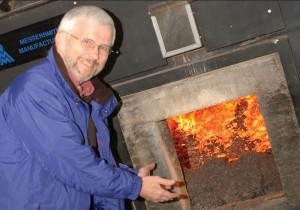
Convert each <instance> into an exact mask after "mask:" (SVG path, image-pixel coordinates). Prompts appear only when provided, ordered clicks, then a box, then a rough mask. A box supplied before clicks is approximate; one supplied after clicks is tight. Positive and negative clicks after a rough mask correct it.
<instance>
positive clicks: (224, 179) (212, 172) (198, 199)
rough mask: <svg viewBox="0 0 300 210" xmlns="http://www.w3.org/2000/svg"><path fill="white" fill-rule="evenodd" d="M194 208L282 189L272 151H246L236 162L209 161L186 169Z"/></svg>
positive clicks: (223, 203) (208, 207) (204, 209)
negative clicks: (198, 166)
mask: <svg viewBox="0 0 300 210" xmlns="http://www.w3.org/2000/svg"><path fill="white" fill-rule="evenodd" d="M183 172H184V176H185V180H186V183H187V190H188V193H189V196H190V200H191V206H192V209H193V210H207V209H213V208H215V207H218V206H223V205H226V204H228V203H232V202H242V201H246V200H249V199H254V198H256V197H259V196H264V195H267V194H268V193H272V192H279V191H282V185H281V180H280V176H279V173H278V171H277V167H276V164H275V161H274V157H273V154H272V153H256V152H245V153H243V154H242V155H241V156H240V158H239V159H238V160H237V161H236V162H234V163H227V162H225V161H224V160H222V159H213V160H209V161H206V162H205V163H204V164H203V165H202V166H201V168H200V169H198V170H197V171H191V170H189V169H185V168H184V169H183Z"/></svg>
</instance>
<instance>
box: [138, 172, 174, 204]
mask: <svg viewBox="0 0 300 210" xmlns="http://www.w3.org/2000/svg"><path fill="white" fill-rule="evenodd" d="M142 180H143V185H142V189H141V192H140V196H141V197H143V198H145V199H146V200H149V201H153V202H166V201H172V200H174V199H176V198H179V194H178V193H174V192H171V191H170V190H171V189H172V188H173V185H174V184H175V180H170V179H164V178H162V177H159V176H144V177H142Z"/></svg>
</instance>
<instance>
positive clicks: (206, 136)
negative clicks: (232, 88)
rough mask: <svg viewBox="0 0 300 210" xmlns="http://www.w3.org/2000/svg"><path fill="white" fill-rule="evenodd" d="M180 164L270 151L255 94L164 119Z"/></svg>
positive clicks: (194, 165)
mask: <svg viewBox="0 0 300 210" xmlns="http://www.w3.org/2000/svg"><path fill="white" fill-rule="evenodd" d="M166 122H167V125H168V127H169V130H170V134H171V136H172V139H173V141H174V145H175V149H176V151H177V155H178V158H179V161H180V164H181V165H182V167H185V168H188V169H191V170H197V169H198V168H199V167H200V166H201V165H203V163H204V162H205V161H206V160H209V159H213V158H222V159H224V160H225V161H227V162H234V161H236V160H237V159H238V158H239V157H240V155H241V154H242V152H244V151H255V152H270V151H271V144H270V141H269V137H268V134H267V130H266V127H265V123H264V119H263V116H262V114H261V112H260V108H259V105H258V101H257V97H256V95H255V94H252V95H247V96H245V97H242V98H239V99H236V100H232V101H229V102H225V103H223V104H219V105H215V106H211V107H208V108H205V109H202V110H197V111H194V112H190V113H187V114H181V115H178V116H175V117H172V118H168V119H166Z"/></svg>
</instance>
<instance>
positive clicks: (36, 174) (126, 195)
mask: <svg viewBox="0 0 300 210" xmlns="http://www.w3.org/2000/svg"><path fill="white" fill-rule="evenodd" d="M116 105H117V99H116V98H115V97H114V96H111V97H110V98H109V99H108V100H107V101H106V103H105V104H99V103H97V102H96V101H94V100H93V101H91V102H90V104H89V103H87V102H85V101H84V100H82V99H81V98H80V97H79V96H78V95H77V94H76V93H75V92H74V91H73V90H72V88H71V87H70V85H68V83H67V82H66V80H65V79H64V77H63V75H62V73H61V71H60V70H59V69H58V66H57V63H56V61H55V58H54V53H53V49H51V50H50V51H49V53H48V56H47V58H46V59H44V60H43V61H42V62H41V63H39V64H38V65H36V66H34V67H32V68H31V69H30V70H29V71H26V72H24V73H22V74H21V75H19V76H18V77H17V78H16V79H15V80H14V81H13V82H12V83H11V85H10V86H9V87H8V88H7V90H6V91H5V92H4V93H3V94H2V95H1V96H0V210H10V209H11V210H23V209H24V210H27V209H28V210H33V209H41V210H56V209H57V210H62V209H63V210H85V209H89V206H90V197H91V196H90V195H94V202H95V206H96V207H97V209H103V210H119V209H120V210H121V209H124V202H123V200H124V199H131V200H134V199H136V198H137V196H138V194H139V192H140V189H141V185H142V181H141V178H140V177H138V176H137V175H136V173H137V171H136V170H132V169H130V168H129V167H126V166H125V165H122V164H118V165H117V164H116V163H115V161H114V158H113V156H112V154H111V151H110V149H109V131H108V128H107V124H106V121H107V117H108V115H109V114H111V112H112V111H113V110H114V109H115V107H116ZM90 114H91V115H92V118H93V120H94V123H95V126H96V128H97V141H98V149H99V152H100V154H101V158H98V157H96V156H95V153H94V151H93V149H92V148H91V146H90V145H89V141H88V134H87V127H88V119H89V116H90Z"/></svg>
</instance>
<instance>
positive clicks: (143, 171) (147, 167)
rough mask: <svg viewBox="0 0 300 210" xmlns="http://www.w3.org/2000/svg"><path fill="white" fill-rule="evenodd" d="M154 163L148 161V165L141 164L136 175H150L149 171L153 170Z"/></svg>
mask: <svg viewBox="0 0 300 210" xmlns="http://www.w3.org/2000/svg"><path fill="white" fill-rule="evenodd" d="M155 166H156V165H155V163H150V164H148V165H145V166H143V167H142V168H140V169H139V173H138V176H139V177H145V176H150V173H151V171H153V170H154V168H155Z"/></svg>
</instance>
